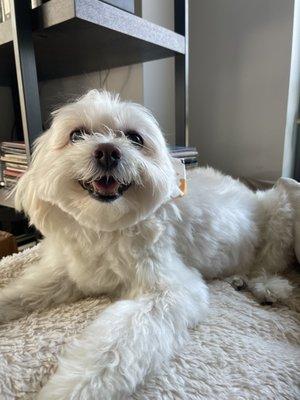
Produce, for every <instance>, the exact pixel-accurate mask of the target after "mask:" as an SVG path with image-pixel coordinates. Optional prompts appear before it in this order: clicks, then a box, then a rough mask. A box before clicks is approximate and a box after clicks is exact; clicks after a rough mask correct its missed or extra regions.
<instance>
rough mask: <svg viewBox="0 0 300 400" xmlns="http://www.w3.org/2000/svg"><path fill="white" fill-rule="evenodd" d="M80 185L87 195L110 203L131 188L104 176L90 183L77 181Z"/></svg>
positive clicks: (111, 177)
mask: <svg viewBox="0 0 300 400" xmlns="http://www.w3.org/2000/svg"><path fill="white" fill-rule="evenodd" d="M79 183H80V185H81V186H82V188H83V189H84V190H86V191H87V192H88V193H89V195H90V196H91V197H92V198H93V199H95V200H98V201H102V202H104V203H110V202H113V201H115V200H117V199H118V198H120V197H121V196H122V195H123V193H124V192H125V191H126V190H127V189H128V188H129V187H130V186H131V183H129V184H127V185H124V184H122V183H120V182H118V181H117V180H116V179H115V178H114V177H113V176H104V177H102V178H101V179H97V180H92V181H79Z"/></svg>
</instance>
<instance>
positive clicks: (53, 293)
mask: <svg viewBox="0 0 300 400" xmlns="http://www.w3.org/2000/svg"><path fill="white" fill-rule="evenodd" d="M79 297H80V293H79V290H78V289H77V288H76V287H75V285H74V284H73V283H72V282H71V281H70V280H69V279H68V277H67V275H66V272H65V270H64V269H63V268H62V266H59V268H56V267H54V266H46V265H41V264H39V263H36V264H34V265H32V266H30V267H29V268H27V269H26V270H25V273H24V274H23V275H22V276H21V277H19V278H18V279H16V280H15V281H13V282H11V283H10V284H9V285H8V286H6V287H4V288H3V289H1V290H0V321H2V322H4V321H10V320H13V319H16V318H20V317H22V316H23V315H24V314H26V313H28V312H30V311H33V310H37V309H43V308H46V307H48V306H49V305H51V304H59V303H63V302H66V301H73V300H75V299H78V298H79Z"/></svg>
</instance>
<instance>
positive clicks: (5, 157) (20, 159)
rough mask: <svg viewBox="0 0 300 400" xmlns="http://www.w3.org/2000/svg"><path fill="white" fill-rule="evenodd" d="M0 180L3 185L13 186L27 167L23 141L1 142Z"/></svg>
mask: <svg viewBox="0 0 300 400" xmlns="http://www.w3.org/2000/svg"><path fill="white" fill-rule="evenodd" d="M0 160H1V177H0V178H1V181H0V185H1V186H4V187H8V188H10V187H13V186H14V185H15V184H16V182H17V181H18V179H19V178H20V177H21V176H22V175H23V174H24V172H25V171H26V170H27V168H28V159H27V155H26V148H25V143H23V142H2V143H1V145H0Z"/></svg>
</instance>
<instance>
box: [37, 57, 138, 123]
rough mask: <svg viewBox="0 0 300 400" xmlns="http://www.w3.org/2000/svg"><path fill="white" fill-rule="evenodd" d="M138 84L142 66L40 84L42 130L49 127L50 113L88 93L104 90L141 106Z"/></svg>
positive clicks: (52, 80) (97, 72)
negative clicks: (90, 90) (93, 90)
mask: <svg viewBox="0 0 300 400" xmlns="http://www.w3.org/2000/svg"><path fill="white" fill-rule="evenodd" d="M142 82H143V71H142V66H141V65H138V64H136V65H131V66H129V67H122V68H114V69H111V70H107V71H101V72H100V71H96V72H92V73H88V74H84V75H78V76H71V77H68V78H61V79H51V80H47V81H43V82H40V95H41V108H42V115H43V120H44V123H45V126H46V127H47V126H48V124H49V115H50V113H51V111H52V110H54V109H56V108H57V107H59V106H60V105H62V104H64V103H65V102H66V101H70V99H75V98H76V97H78V96H81V95H82V94H83V93H85V92H86V91H88V90H89V89H97V88H98V89H101V88H105V89H107V90H110V91H113V92H117V93H120V95H121V97H122V98H123V99H127V100H131V101H134V102H138V103H142V102H143V84H142Z"/></svg>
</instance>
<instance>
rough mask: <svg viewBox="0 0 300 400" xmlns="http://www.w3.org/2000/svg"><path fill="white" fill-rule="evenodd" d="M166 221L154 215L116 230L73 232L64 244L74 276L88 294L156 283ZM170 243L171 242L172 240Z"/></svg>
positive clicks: (70, 271) (69, 270)
mask: <svg viewBox="0 0 300 400" xmlns="http://www.w3.org/2000/svg"><path fill="white" fill-rule="evenodd" d="M165 226H166V225H165V224H164V222H163V221H162V220H161V219H158V218H150V219H148V220H145V221H143V222H141V223H139V224H137V225H136V226H134V227H132V228H129V229H125V230H122V231H116V232H101V233H100V234H95V233H93V232H90V231H87V230H84V232H83V231H82V228H81V231H80V232H77V234H76V232H74V231H73V232H72V237H73V240H72V241H70V240H69V241H68V243H67V245H66V246H64V248H63V254H64V261H65V266H66V268H67V270H68V274H69V276H70V278H71V279H72V280H73V281H74V282H75V283H76V285H77V286H78V288H79V289H80V290H82V291H83V292H84V293H85V294H86V295H95V294H102V293H112V292H114V293H118V292H120V293H121V292H123V291H130V290H131V288H132V287H135V286H137V285H135V283H136V282H137V280H138V281H139V284H138V286H139V287H140V288H141V289H143V288H144V289H145V288H146V289H147V286H148V287H149V288H150V286H151V285H153V284H155V283H154V281H155V279H156V273H157V271H156V269H157V268H158V265H159V259H160V257H161V254H162V248H163V250H164V252H165V251H166V248H165V244H166V243H167V238H166V237H165V235H162V233H163V232H164V233H165ZM168 244H170V242H168Z"/></svg>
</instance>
